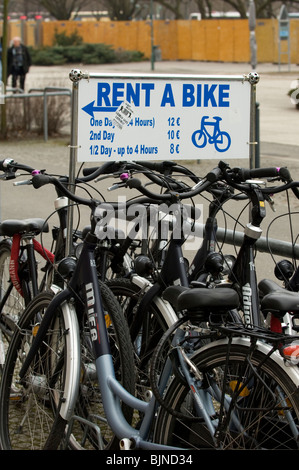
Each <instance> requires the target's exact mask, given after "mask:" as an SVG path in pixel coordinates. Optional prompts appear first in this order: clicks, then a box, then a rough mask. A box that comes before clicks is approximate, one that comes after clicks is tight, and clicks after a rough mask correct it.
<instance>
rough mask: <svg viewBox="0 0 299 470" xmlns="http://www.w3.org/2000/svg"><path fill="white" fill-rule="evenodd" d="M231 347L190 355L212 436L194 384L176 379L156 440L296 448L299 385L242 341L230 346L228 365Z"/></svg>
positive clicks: (192, 445)
mask: <svg viewBox="0 0 299 470" xmlns="http://www.w3.org/2000/svg"><path fill="white" fill-rule="evenodd" d="M227 347H228V346H227V344H222V343H221V342H220V343H219V342H217V341H216V342H215V343H212V344H211V345H210V346H208V347H205V348H203V349H202V350H201V351H200V350H199V351H198V352H197V353H195V355H194V356H193V357H192V362H193V363H194V364H195V366H196V368H197V370H198V373H199V374H201V375H202V379H201V380H200V385H199V387H200V389H201V393H202V394H203V395H204V397H205V409H206V411H208V413H209V416H210V423H212V427H213V428H214V430H215V433H214V435H212V434H213V432H211V429H210V430H209V429H208V427H207V425H206V422H205V421H204V419H203V418H202V417H200V416H198V414H196V412H195V406H194V402H193V398H192V393H191V391H190V388H189V387H188V386H187V385H186V383H184V382H183V381H182V380H181V379H180V378H174V379H173V381H172V382H171V384H170V386H169V389H168V391H167V393H166V395H165V406H162V407H161V409H160V412H159V415H158V419H157V426H156V430H155V436H154V440H155V442H158V443H160V444H162V443H163V444H168V445H174V446H176V447H183V448H188V449H221V450H223V449H224V450H227V449H228V450H232V449H247V450H248V449H249V450H257V449H263V450H274V449H275V450H288V449H298V437H299V392H298V388H297V384H295V383H294V381H293V380H292V378H291V377H290V375H289V374H288V373H287V372H286V369H284V368H283V367H281V366H280V365H279V363H278V362H277V361H275V360H274V359H272V358H267V360H266V354H265V353H264V352H262V351H261V350H258V349H256V350H255V351H254V353H253V355H252V356H250V354H249V348H248V346H245V345H243V344H232V347H231V351H230V355H229V359H228V365H227V368H226V367H225V365H226V361H227ZM263 361H264V362H263ZM253 370H255V373H253ZM245 384H246V385H245ZM216 430H217V432H216Z"/></svg>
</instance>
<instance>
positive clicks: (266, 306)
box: [261, 289, 299, 316]
mask: <svg viewBox="0 0 299 470" xmlns="http://www.w3.org/2000/svg"><path fill="white" fill-rule="evenodd" d="M261 309H262V311H266V312H271V313H273V314H274V315H276V316H284V315H285V314H286V312H290V313H293V314H298V313H299V295H298V292H291V291H288V290H285V289H279V290H276V291H273V292H270V293H269V294H267V295H265V297H264V298H263V300H262V301H261Z"/></svg>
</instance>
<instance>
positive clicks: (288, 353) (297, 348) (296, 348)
mask: <svg viewBox="0 0 299 470" xmlns="http://www.w3.org/2000/svg"><path fill="white" fill-rule="evenodd" d="M281 355H282V356H283V358H284V359H286V360H287V361H289V362H291V363H292V364H294V365H297V364H298V363H299V343H298V342H293V343H290V344H287V345H286V346H283V347H282V348H281Z"/></svg>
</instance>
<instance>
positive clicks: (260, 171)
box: [234, 167, 291, 181]
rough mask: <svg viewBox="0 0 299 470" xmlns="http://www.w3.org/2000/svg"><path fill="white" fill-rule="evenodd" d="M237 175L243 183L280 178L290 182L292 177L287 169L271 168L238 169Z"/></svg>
mask: <svg viewBox="0 0 299 470" xmlns="http://www.w3.org/2000/svg"><path fill="white" fill-rule="evenodd" d="M235 170H237V175H238V176H239V177H240V179H241V181H246V180H248V179H251V178H277V177H278V176H280V177H281V178H282V179H284V180H287V181H290V180H291V175H290V172H289V170H288V169H287V168H285V167H283V168H279V167H270V168H252V169H247V168H237V169H234V171H235Z"/></svg>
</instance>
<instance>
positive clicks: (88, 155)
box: [76, 74, 252, 162]
mask: <svg viewBox="0 0 299 470" xmlns="http://www.w3.org/2000/svg"><path fill="white" fill-rule="evenodd" d="M251 98H252V84H251V83H250V81H249V80H248V79H247V78H246V76H228V77H217V76H215V77H204V76H190V75H187V76H186V75H184V76H178V75H172V76H169V75H167V76H165V75H152V74H151V75H144V76H137V75H117V74H114V75H113V76H112V75H108V74H107V75H102V74H101V75H96V74H93V75H92V74H90V75H89V74H82V76H80V79H79V80H78V100H77V110H76V112H77V114H78V116H77V117H78V129H77V159H78V161H82V162H83V161H85V162H87V161H88V162H92V161H95V162H100V161H107V160H109V159H111V160H120V159H124V160H135V161H138V160H140V161H141V160H167V159H169V160H173V159H182V160H188V159H219V157H220V158H238V159H239V158H248V157H249V156H250V145H249V143H250V131H251V126H252V119H251V116H252V109H251V107H252V99H251Z"/></svg>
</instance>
